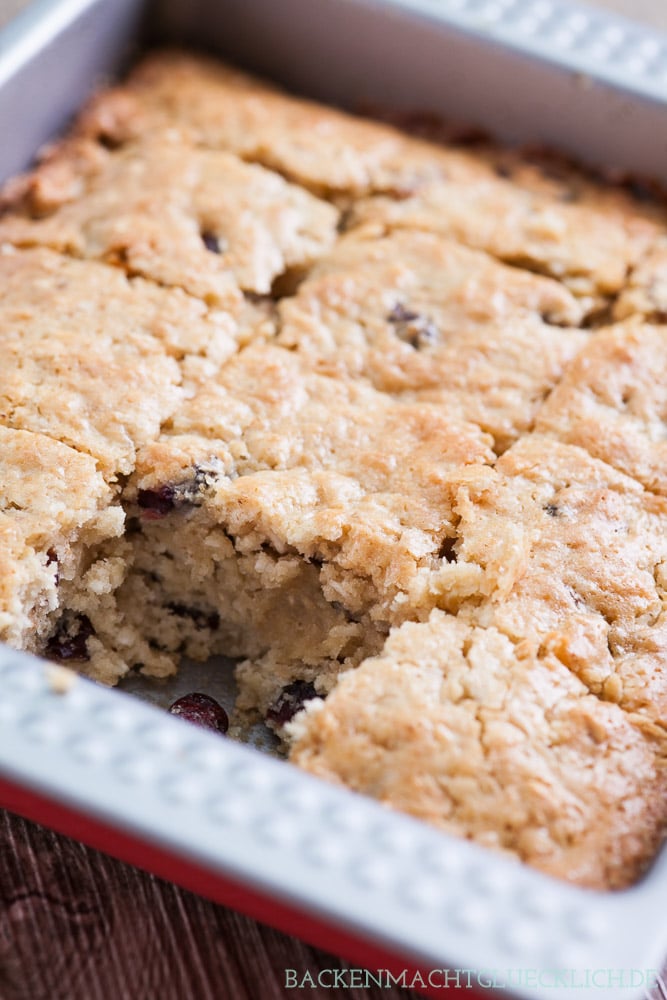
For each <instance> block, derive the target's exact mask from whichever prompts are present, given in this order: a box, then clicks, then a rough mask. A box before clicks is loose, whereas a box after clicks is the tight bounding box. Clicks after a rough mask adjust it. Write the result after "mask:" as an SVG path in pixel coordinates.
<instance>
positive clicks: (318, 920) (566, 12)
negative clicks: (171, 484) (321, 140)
mask: <svg viewBox="0 0 667 1000" xmlns="http://www.w3.org/2000/svg"><path fill="white" fill-rule="evenodd" d="M146 37H149V38H150V41H153V42H160V41H170V40H177V41H179V42H180V43H185V44H188V45H190V44H191V45H194V46H200V47H201V46H202V45H204V44H205V46H206V48H208V49H209V50H213V51H216V52H219V53H220V54H222V55H223V56H225V57H229V58H232V59H234V60H235V61H236V62H238V63H240V64H241V65H243V66H246V67H248V68H250V69H253V70H257V71H260V72H262V73H264V74H265V75H268V76H271V77H273V78H275V79H276V80H278V81H279V82H282V83H284V84H286V85H288V86H290V87H292V88H294V89H296V90H298V91H300V92H303V93H306V94H309V95H312V96H314V97H317V98H320V99H324V100H328V101H333V102H335V103H338V104H342V105H347V106H352V107H354V106H359V105H361V104H364V103H366V104H369V103H371V104H375V105H381V106H383V107H386V108H392V109H393V108H398V109H400V108H406V109H412V110H414V109H420V110H426V111H434V112H437V113H439V114H442V115H444V116H446V117H453V118H455V119H456V120H457V121H469V122H471V123H474V124H475V125H479V126H482V127H484V128H487V129H489V130H490V131H492V132H493V133H494V134H496V135H497V136H499V137H500V138H503V139H508V140H528V141H531V142H540V143H546V144H548V145H550V146H553V147H555V148H558V149H561V150H565V151H567V152H570V153H573V154H575V155H576V156H578V157H579V158H580V159H583V160H585V161H587V162H590V163H591V164H593V165H596V166H603V167H605V168H614V169H617V170H619V171H620V172H621V173H623V172H631V173H634V174H639V175H646V176H648V177H653V178H657V179H660V180H661V181H663V182H667V39H665V38H662V37H660V36H657V35H656V34H655V33H654V32H650V31H649V30H648V29H643V28H641V27H639V26H637V25H633V24H631V23H629V22H626V21H623V20H621V19H619V18H614V17H611V16H609V15H606V14H603V13H601V12H599V11H593V10H589V9H586V8H583V7H579V6H575V5H573V4H570V3H567V2H564V0H281V2H280V3H275V2H274V3H268V2H266V0H163V2H161V3H158V4H156V5H153V6H152V7H151V9H150V10H147V9H146V5H145V4H144V3H142V2H141V0H41V2H36V3H33V4H32V5H31V6H30V7H29V8H28V9H27V10H26V11H24V12H23V14H21V15H19V16H18V17H16V18H14V19H13V20H11V21H10V22H9V24H8V25H7V26H6V27H5V28H4V29H3V30H2V31H1V32H0V127H1V128H2V142H1V143H0V179H2V178H5V177H7V176H9V175H10V174H11V173H13V172H15V171H17V170H20V169H22V168H23V167H25V166H26V165H27V164H28V163H29V161H30V160H31V159H32V157H33V156H34V154H35V152H36V151H37V149H38V148H39V147H40V145H42V144H43V143H44V142H45V141H46V140H48V139H49V138H51V137H53V135H54V134H56V133H57V132H58V130H60V129H62V127H63V126H64V125H65V124H66V122H67V121H68V119H69V118H70V116H71V115H72V114H73V112H74V111H75V110H76V109H77V108H78V107H79V106H80V105H81V104H82V103H83V101H84V100H85V98H86V96H87V95H88V93H90V91H91V89H92V88H93V87H94V86H95V85H97V84H99V83H101V82H104V81H105V80H106V79H108V78H110V77H112V76H113V75H115V74H116V73H117V72H119V70H120V69H121V68H122V66H123V65H124V64H125V62H126V61H127V60H128V59H129V58H131V56H132V53H133V52H134V51H136V50H137V48H138V47H139V45H140V44H143V43H144V40H145V39H146ZM0 294H1V290H0ZM0 363H1V359H0ZM123 686H124V688H125V690H107V689H105V688H102V687H100V686H98V685H95V684H93V683H92V682H90V681H87V680H85V679H83V678H79V677H75V676H74V675H69V673H67V672H65V671H63V670H62V669H61V668H58V667H54V666H53V665H50V664H47V663H45V662H43V661H40V660H38V659H35V658H34V657H30V656H27V655H26V654H22V653H18V652H15V651H13V650H11V649H9V648H8V647H6V646H0V692H1V696H0V804H2V805H4V806H6V807H8V808H10V809H13V810H15V811H16V812H19V813H21V814H23V815H25V816H27V817H29V818H31V819H34V820H37V821H39V822H42V823H45V824H47V825H50V826H52V827H53V828H55V829H57V830H60V831H61V832H64V833H68V834H70V835H72V836H74V837H77V838H78V839H80V840H83V841H85V842H87V843H89V844H91V845H93V846H95V847H99V848H101V849H103V850H106V851H108V852H109V853H110V854H113V855H115V856H117V857H119V858H122V859H124V860H126V861H129V862H132V863H134V864H137V865H140V866H141V867H144V868H146V869H148V870H150V871H153V872H155V873H156V874H158V875H161V876H163V877H166V878H169V879H171V880H172V881H175V882H179V883H180V884H182V885H184V886H186V887H188V888H191V889H193V890H195V891H197V892H199V893H201V894H202V895H205V896H208V897H210V898H212V899H216V900H218V901H220V902H224V903H227V904H228V905H231V906H234V907H236V908H238V909H239V910H242V911H244V912H245V913H248V914H250V915H251V916H254V917H256V918H258V919H261V920H264V921H265V922H267V923H271V924H273V925H275V926H277V927H280V928H282V929H283V930H286V931H288V932H291V933H295V934H297V935H299V936H301V937H303V938H304V939H306V940H308V941H310V942H311V943H314V944H317V945H319V946H321V947H324V948H326V949H328V950H330V951H335V952H338V953H340V954H341V955H343V956H345V957H346V958H348V959H350V960H351V961H353V962H356V963H359V964H360V965H363V966H365V967H367V968H370V969H376V970H380V971H379V972H377V973H376V974H375V979H374V980H373V979H370V980H368V983H369V984H370V985H372V984H373V982H374V981H375V982H380V983H384V984H387V983H391V982H397V983H399V984H401V985H406V986H423V988H424V989H425V991H426V992H428V993H430V994H432V995H434V996H440V995H443V994H444V993H446V992H449V991H453V990H455V989H460V990H465V992H464V994H463V995H465V996H471V997H472V996H475V995H477V996H488V995H489V992H490V991H498V992H501V993H503V994H506V995H508V996H514V997H523V998H532V1000H542V998H544V1000H546V998H553V1000H564V998H566V997H571V996H572V995H573V990H574V991H575V995H577V996H578V997H580V998H582V1000H584V998H586V1000H588V998H593V997H596V998H600V997H605V998H606V1000H616V998H621V997H623V998H627V1000H630V998H634V997H640V996H644V995H646V993H647V991H648V990H649V989H650V985H651V982H652V980H653V979H654V977H655V975H656V970H658V969H659V968H660V965H661V962H662V959H663V958H664V955H665V953H666V952H667V908H666V907H665V905H664V900H665V897H667V853H666V852H665V851H662V852H661V853H660V854H659V855H658V857H657V859H656V860H655V862H654V863H653V865H652V867H651V869H650V871H649V872H648V874H646V875H645V877H644V878H643V879H642V880H641V882H640V883H639V884H637V885H636V886H634V887H632V888H630V889H628V890H624V891H622V892H614V893H602V892H594V891H589V890H583V889H579V888H575V887H573V886H571V885H567V884H565V883H561V882H557V881H555V880H553V879H550V878H548V877H546V876H543V875H541V874H540V873H538V872H536V871H533V870H531V869H529V868H527V867H526V866H524V865H521V864H519V863H517V862H514V861H511V860H508V859H507V858H505V857H502V856H499V855H497V854H495V853H492V852H488V851H486V850H484V849H482V848H480V847H478V846H476V845H474V844H470V843H467V842H465V841H463V840H460V839H457V838H453V837H448V836H446V835H444V834H442V833H440V832H439V831H437V830H435V829H431V828H430V827H428V826H426V825H425V824H422V823H419V822H417V821H415V820H412V819H410V818H408V817H405V816H401V815H398V814H395V813H393V812H391V811H390V810H388V809H385V808H384V807H382V806H381V805H379V804H377V803H375V802H373V801H370V800H367V799H364V798H362V797H360V796H358V795H355V794H353V793H352V792H348V791H346V790H344V789H341V788H337V787H334V786H330V785H327V784H326V783H324V782H320V781H318V780H316V779H314V778H312V777H310V776H308V775H305V774H302V773H301V772H300V771H298V770H297V769H296V768H294V767H292V766H291V765H289V764H287V763H285V762H284V761H281V760H278V759H276V757H275V755H272V752H271V751H272V750H273V746H272V742H271V738H270V736H269V735H268V734H267V733H266V732H264V731H262V729H261V727H260V728H259V729H258V730H257V731H256V732H255V733H254V734H253V736H252V739H251V743H253V744H254V745H253V746H243V745H240V744H238V743H234V742H232V741H228V740H224V739H221V738H220V737H216V736H215V735H212V734H210V733H206V732H202V731H200V730H198V729H196V728H194V727H192V726H188V725H187V724H185V723H183V722H182V721H180V720H178V719H175V718H173V717H171V716H169V715H168V714H166V713H165V712H164V711H161V710H160V706H162V707H164V706H165V705H166V704H168V703H169V701H170V700H173V698H174V697H177V696H178V695H179V694H182V693H184V692H185V691H187V690H193V689H195V688H197V689H203V690H205V691H208V692H210V693H211V694H213V695H214V696H216V697H218V698H219V699H220V700H221V701H222V702H223V703H227V704H228V703H229V702H230V701H231V700H232V699H233V683H232V680H231V668H230V665H229V664H228V663H225V662H211V663H209V664H206V665H203V666H201V665H200V666H196V665H189V666H187V665H186V666H185V667H184V670H183V672H182V673H181V674H179V676H178V677H177V678H175V679H174V680H172V681H170V682H168V683H166V684H158V683H157V682H152V683H150V682H148V681H143V680H142V679H140V678H137V677H132V678H130V679H128V680H127V681H126V682H125V684H124V685H123ZM150 702H153V703H157V704H150ZM267 751H268V753H267ZM655 995H657V993H656V994H655Z"/></svg>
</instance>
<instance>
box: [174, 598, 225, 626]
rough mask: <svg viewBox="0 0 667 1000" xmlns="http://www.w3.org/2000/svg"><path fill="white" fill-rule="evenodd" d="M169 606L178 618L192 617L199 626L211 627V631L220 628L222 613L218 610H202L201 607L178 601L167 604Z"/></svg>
mask: <svg viewBox="0 0 667 1000" xmlns="http://www.w3.org/2000/svg"><path fill="white" fill-rule="evenodd" d="M167 608H168V609H169V610H170V611H171V613H172V614H173V615H176V616H177V617H178V618H190V619H191V621H192V622H193V623H194V624H195V626H196V627H197V628H209V629H211V631H215V629H217V628H220V615H219V614H218V612H217V611H202V610H201V608H191V607H189V606H188V605H187V604H176V603H172V604H167Z"/></svg>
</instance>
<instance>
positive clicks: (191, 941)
mask: <svg viewBox="0 0 667 1000" xmlns="http://www.w3.org/2000/svg"><path fill="white" fill-rule="evenodd" d="M343 967H344V963H342V962H341V961H340V960H339V959H336V958H334V957H332V956H330V955H327V954H325V953H324V952H321V951H317V950H315V949H313V948H309V947H308V946H306V945H304V944H302V943H301V942H300V941H297V940H296V939H294V938H290V937H287V936H286V935H284V934H280V933H278V932H277V931H274V930H272V929H270V928H268V927H265V926H263V925H261V924H258V923H255V922H254V921H252V920H249V919H247V918H246V917H242V916H240V915H239V914H237V913H234V912H232V911H231V910H228V909H226V908H225V907H223V906H217V905H215V904H213V903H209V902H206V901H205V900H203V899H200V898H198V897H197V896H194V895H192V894H191V893H188V892H185V891H183V890H181V889H178V888H177V887H176V886H174V885H170V884H169V883H166V882H163V881H161V880H159V879H157V878H154V877H153V876H151V875H148V874H146V873H145V872H141V871H138V870H137V869H134V868H131V867H130V866H129V865H124V864H121V863H120V862H118V861H114V860H113V859H111V858H108V857H106V856H105V855H102V854H99V853H98V852H96V851H93V850H90V849H88V848H86V847H84V846H82V845H81V844H78V843H76V842H75V841H73V840H69V839H68V838H66V837H61V836H58V835H56V834H54V833H51V832H50V831H49V830H45V829H43V828H42V827H39V826H37V825H36V824H34V823H28V822H27V821H25V820H23V819H20V818H19V817H17V816H13V815H11V814H10V813H7V812H0V1000H224V998H228V997H229V998H230V1000H231V998H233V1000H282V998H283V997H292V998H298V997H303V996H304V995H307V996H309V997H315V998H324V997H327V998H329V1000H380V998H382V1000H414V994H412V993H409V992H407V991H405V990H400V989H387V990H385V989H383V990H380V989H379V988H376V987H372V988H369V989H345V990H343V989H335V988H334V989H323V988H322V989H317V988H316V989H308V992H307V994H304V993H303V991H301V990H287V989H285V988H284V985H283V984H284V982H285V975H284V970H285V969H286V968H289V969H296V970H298V972H299V974H300V975H301V974H303V973H304V972H305V971H306V970H307V971H309V972H311V973H312V974H313V975H315V976H316V975H317V972H318V971H319V970H320V969H330V968H335V969H340V968H343Z"/></svg>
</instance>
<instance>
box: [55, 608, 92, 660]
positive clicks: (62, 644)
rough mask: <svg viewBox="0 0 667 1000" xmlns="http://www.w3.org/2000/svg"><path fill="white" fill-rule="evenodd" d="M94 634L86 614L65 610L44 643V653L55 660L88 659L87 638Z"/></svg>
mask: <svg viewBox="0 0 667 1000" xmlns="http://www.w3.org/2000/svg"><path fill="white" fill-rule="evenodd" d="M92 635H95V629H94V628H93V626H92V625H91V622H90V619H89V618H88V616H87V615H75V614H71V613H69V612H65V614H64V615H63V617H62V618H61V619H60V621H59V622H58V624H57V626H56V630H55V632H54V633H53V635H52V636H51V638H50V639H49V641H48V642H47V644H46V655H47V656H49V657H51V658H52V659H56V660H89V659H90V654H89V652H88V640H89V639H90V637H91V636H92Z"/></svg>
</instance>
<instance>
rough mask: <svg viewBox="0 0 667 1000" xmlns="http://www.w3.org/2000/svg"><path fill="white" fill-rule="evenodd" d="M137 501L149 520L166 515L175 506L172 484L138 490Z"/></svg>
mask: <svg viewBox="0 0 667 1000" xmlns="http://www.w3.org/2000/svg"><path fill="white" fill-rule="evenodd" d="M137 503H138V504H139V506H140V507H141V509H142V510H144V511H145V512H146V513H145V514H144V517H147V518H148V519H149V520H151V521H156V520H158V519H159V518H161V517H166V516H167V514H170V513H171V511H172V510H173V509H174V507H175V506H176V500H175V496H174V487H173V486H158V488H157V489H156V490H139V492H138V493H137Z"/></svg>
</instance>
